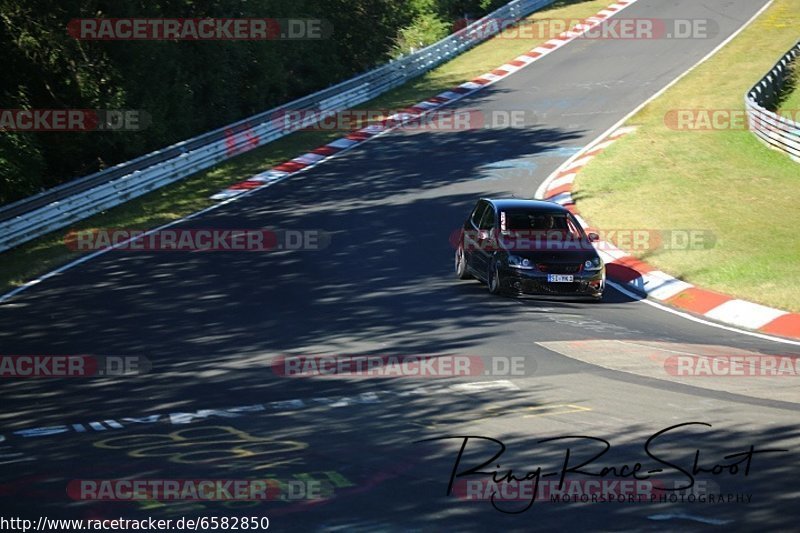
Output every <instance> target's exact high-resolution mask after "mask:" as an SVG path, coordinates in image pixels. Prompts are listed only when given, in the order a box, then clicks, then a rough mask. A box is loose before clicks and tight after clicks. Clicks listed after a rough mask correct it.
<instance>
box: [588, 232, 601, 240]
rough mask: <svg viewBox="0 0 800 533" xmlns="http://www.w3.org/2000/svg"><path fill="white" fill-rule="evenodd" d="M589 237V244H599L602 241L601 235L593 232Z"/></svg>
mask: <svg viewBox="0 0 800 533" xmlns="http://www.w3.org/2000/svg"><path fill="white" fill-rule="evenodd" d="M587 237H589V242H597V241H599V240H600V235H598V234H597V233H595V232H591V233H589V234H588V235H587Z"/></svg>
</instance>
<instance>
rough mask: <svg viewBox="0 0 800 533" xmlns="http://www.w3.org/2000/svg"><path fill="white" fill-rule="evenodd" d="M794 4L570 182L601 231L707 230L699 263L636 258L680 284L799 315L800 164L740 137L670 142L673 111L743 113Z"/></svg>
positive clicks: (745, 35) (783, 6) (661, 253)
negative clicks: (711, 241)
mask: <svg viewBox="0 0 800 533" xmlns="http://www.w3.org/2000/svg"><path fill="white" fill-rule="evenodd" d="M797 6H798V2H797V0H777V1H776V2H775V4H774V5H773V6H772V7H770V9H769V10H768V11H766V12H765V13H764V14H763V15H762V16H761V17H760V18H759V19H758V20H757V21H755V22H754V24H753V25H752V26H750V27H749V28H748V29H746V30H745V31H744V32H742V34H740V35H739V36H738V37H737V38H736V39H735V40H734V41H732V42H731V43H730V44H729V45H728V46H726V47H725V48H724V49H723V50H722V51H720V52H719V53H718V54H717V55H715V56H714V57H713V58H712V59H711V60H709V61H708V62H706V63H705V64H703V65H701V66H700V67H698V68H697V69H696V70H695V71H694V72H692V73H691V74H689V75H688V76H687V77H686V78H684V79H683V80H682V81H681V82H679V83H678V84H677V85H675V86H674V87H673V88H671V89H670V90H669V91H667V92H666V93H665V94H664V95H662V96H661V97H660V98H658V99H657V100H655V101H654V102H652V103H651V104H650V105H648V106H647V107H645V108H644V109H643V110H642V111H641V112H640V113H639V114H637V115H636V116H634V117H633V118H632V119H631V120H630V121H629V125H636V126H638V129H637V131H636V132H635V133H633V134H631V135H629V136H627V137H625V138H623V139H622V140H620V141H618V142H617V143H615V144H614V145H612V146H611V147H610V148H609V149H608V150H606V151H605V152H604V153H603V154H601V155H600V156H599V157H598V158H597V159H595V160H594V161H593V162H592V163H591V164H590V165H589V166H588V167H587V168H586V169H585V170H584V171H583V172H581V173H580V174H579V176H578V179H577V182H576V192H575V194H576V197H577V198H578V207H579V209H580V212H581V214H582V215H584V216H585V217H586V218H587V219H588V220H589V221H591V223H592V224H593V225H596V226H597V227H600V228H608V229H612V228H636V229H639V228H647V229H651V228H652V229H670V228H681V229H688V228H692V229H704V230H711V231H713V232H714V234H715V235H716V245H715V246H714V247H713V248H710V249H705V250H701V251H668V250H654V251H649V252H648V253H644V254H639V256H640V257H642V258H644V259H646V260H647V261H648V262H649V263H651V264H652V265H654V266H656V267H657V268H659V269H661V270H664V271H666V272H669V273H670V274H673V275H675V276H678V277H680V278H681V279H684V280H686V281H689V282H691V283H694V284H697V285H699V286H701V287H705V288H709V289H712V290H716V291H719V292H723V293H726V294H730V295H733V296H736V297H739V298H743V299H746V300H751V301H755V302H759V303H762V304H765V305H770V306H775V307H778V308H782V309H787V310H790V311H800V283H798V282H797V280H798V279H800V238H798V231H799V230H798V228H800V209H798V207H797V206H798V203H800V164H798V163H795V162H793V161H792V160H791V159H790V158H789V157H787V156H786V155H784V154H782V153H780V152H777V151H773V150H771V149H769V148H767V147H766V146H765V145H763V144H761V142H759V141H758V140H757V139H756V137H755V136H754V135H752V134H751V133H750V132H749V131H747V130H746V129H742V130H730V129H729V130H715V131H704V132H698V131H676V130H674V129H670V128H668V127H667V126H666V125H665V115H666V114H667V113H668V112H669V111H670V110H675V109H696V108H701V109H702V108H705V109H732V110H741V109H743V105H744V104H743V99H744V94H745V93H746V92H747V90H749V89H750V87H751V86H752V85H754V84H755V83H756V81H757V80H758V79H760V78H761V77H762V76H763V75H764V74H765V73H766V72H768V71H769V69H770V68H771V67H772V65H773V64H774V63H775V61H776V59H777V58H779V57H780V56H781V55H782V54H784V53H785V52H786V50H788V49H789V48H790V47H791V46H792V45H793V44H794V43H796V42H797V30H796V28H797V26H798V24H800V10H798V9H797Z"/></svg>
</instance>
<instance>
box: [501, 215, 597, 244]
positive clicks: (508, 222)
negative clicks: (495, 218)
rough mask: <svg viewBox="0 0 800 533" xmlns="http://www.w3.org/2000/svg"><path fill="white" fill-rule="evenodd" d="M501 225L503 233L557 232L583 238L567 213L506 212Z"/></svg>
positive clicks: (502, 216)
mask: <svg viewBox="0 0 800 533" xmlns="http://www.w3.org/2000/svg"><path fill="white" fill-rule="evenodd" d="M500 223H501V228H500V229H501V230H502V231H515V232H516V231H536V232H539V231H542V232H551V231H555V232H559V233H563V234H567V235H570V236H572V237H575V238H580V237H581V232H580V230H579V229H578V228H577V227H576V224H575V223H574V222H573V221H572V220H571V219H570V218H569V217H568V216H567V214H565V213H564V214H562V213H542V212H537V211H505V212H503V214H502V215H501V217H500Z"/></svg>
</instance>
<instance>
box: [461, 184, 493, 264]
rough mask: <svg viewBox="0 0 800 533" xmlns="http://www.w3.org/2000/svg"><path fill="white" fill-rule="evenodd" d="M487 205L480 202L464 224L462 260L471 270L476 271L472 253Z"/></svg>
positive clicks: (482, 201) (484, 202)
mask: <svg viewBox="0 0 800 533" xmlns="http://www.w3.org/2000/svg"><path fill="white" fill-rule="evenodd" d="M488 205H489V203H488V202H486V201H485V200H480V201H479V202H478V203H477V204H476V205H475V209H473V210H472V213H471V214H470V216H469V218H468V219H467V221H466V222H465V223H464V235H463V240H464V242H463V244H464V259H465V260H466V262H467V266H468V267H469V268H470V269H472V270H476V269H477V266H476V262H475V253H474V252H475V250H476V249H477V247H478V226H479V225H480V223H481V218H483V214H484V213H485V212H486V207H487V206H488Z"/></svg>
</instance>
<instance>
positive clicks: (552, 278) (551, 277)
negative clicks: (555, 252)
mask: <svg viewBox="0 0 800 533" xmlns="http://www.w3.org/2000/svg"><path fill="white" fill-rule="evenodd" d="M547 281H548V282H550V283H572V282H574V281H575V276H567V275H563V274H548V275H547Z"/></svg>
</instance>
